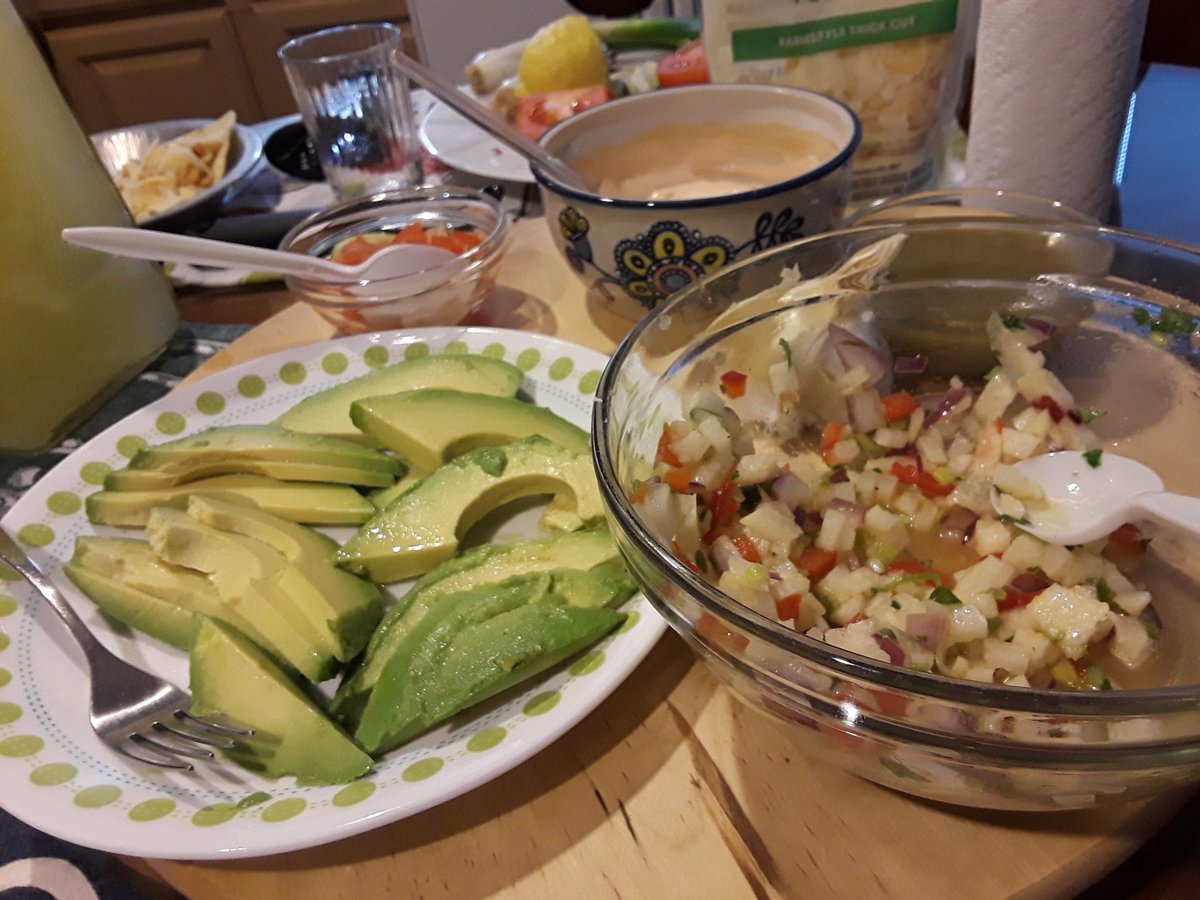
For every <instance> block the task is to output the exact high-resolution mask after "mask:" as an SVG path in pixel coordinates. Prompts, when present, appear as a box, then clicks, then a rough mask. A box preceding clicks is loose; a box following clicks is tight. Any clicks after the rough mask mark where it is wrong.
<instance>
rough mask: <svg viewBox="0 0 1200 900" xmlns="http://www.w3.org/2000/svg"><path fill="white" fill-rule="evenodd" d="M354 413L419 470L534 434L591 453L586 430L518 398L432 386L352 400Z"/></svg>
mask: <svg viewBox="0 0 1200 900" xmlns="http://www.w3.org/2000/svg"><path fill="white" fill-rule="evenodd" d="M350 418H351V420H352V421H353V422H354V424H355V425H357V426H358V427H359V428H360V429H362V430H363V431H364V432H365V433H366V434H367V435H369V436H370V437H371V438H373V439H374V440H375V442H376V443H377V444H379V445H380V446H382V447H384V448H385V449H387V450H391V451H392V452H393V453H395V454H396V455H397V456H399V457H400V458H401V459H402V460H404V461H405V462H406V463H407V464H408V466H409V469H410V471H412V470H416V471H418V472H432V471H433V470H434V469H436V468H437V467H438V466H440V465H442V464H443V463H445V462H447V461H448V460H450V459H453V458H454V457H456V456H461V455H462V454H464V453H468V452H470V451H471V450H475V449H478V448H479V447H494V446H497V445H499V444H508V443H511V442H513V441H515V440H518V439H520V438H523V437H529V436H530V435H532V434H540V435H541V436H542V437H544V438H548V439H549V440H552V441H554V442H555V443H556V444H558V445H560V446H562V447H566V448H567V449H568V450H574V451H576V452H577V453H587V452H588V448H589V446H590V438H589V437H588V433H587V432H586V431H584V430H583V429H582V428H580V427H579V426H577V425H572V424H571V423H570V422H568V421H567V420H566V419H563V418H562V417H560V416H557V415H555V414H554V413H552V412H551V411H550V410H548V409H545V408H543V407H541V406H537V405H535V404H533V403H526V402H525V401H524V400H518V399H516V398H515V397H491V396H488V395H486V394H472V393H466V392H464V391H448V390H441V389H438V388H430V389H426V390H420V391H404V392H402V393H398V394H389V395H387V396H383V397H366V398H364V399H362V400H356V401H354V403H352V404H351V406H350Z"/></svg>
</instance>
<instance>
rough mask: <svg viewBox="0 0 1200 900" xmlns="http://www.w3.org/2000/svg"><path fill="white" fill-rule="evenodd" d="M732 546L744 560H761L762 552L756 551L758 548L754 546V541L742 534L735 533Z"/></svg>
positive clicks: (754, 561)
mask: <svg viewBox="0 0 1200 900" xmlns="http://www.w3.org/2000/svg"><path fill="white" fill-rule="evenodd" d="M733 546H734V547H736V548H737V552H738V555H739V556H741V557H742V559H744V560H746V562H752V563H760V562H762V554H761V553H759V552H758V548H757V547H756V546H754V541H752V540H750V538H748V537H746V535H744V534H739V535H736V536H735V537H734V538H733Z"/></svg>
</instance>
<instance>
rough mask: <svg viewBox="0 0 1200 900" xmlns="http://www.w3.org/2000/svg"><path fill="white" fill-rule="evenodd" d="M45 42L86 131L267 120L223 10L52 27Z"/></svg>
mask: <svg viewBox="0 0 1200 900" xmlns="http://www.w3.org/2000/svg"><path fill="white" fill-rule="evenodd" d="M46 42H47V44H48V46H49V48H50V53H51V55H52V56H53V57H54V65H55V68H56V70H57V72H58V75H59V79H60V81H61V83H62V86H63V90H64V91H65V93H66V95H67V98H68V100H70V102H71V105H72V106H73V107H74V109H75V114H76V115H77V116H78V117H79V120H80V122H81V123H82V124H83V127H84V128H85V129H86V130H88V131H92V132H94V131H103V130H104V129H106V128H115V127H117V126H119V125H132V124H136V123H139V122H153V121H157V120H160V119H187V118H209V117H215V116H219V115H220V114H221V113H223V112H225V111H226V110H228V109H232V110H234V111H235V112H236V113H237V116H238V119H239V120H241V121H244V122H257V121H259V120H260V119H262V117H263V112H262V107H261V106H260V105H259V102H258V98H257V96H256V95H255V93H254V88H253V85H252V84H251V83H250V81H249V79H248V78H247V77H246V72H245V63H244V61H243V58H242V53H241V46H240V45H239V43H238V39H237V35H236V34H235V33H234V29H233V22H232V19H231V18H230V17H229V15H228V13H227V12H226V11H225V10H224V9H222V8H216V9H201V10H195V11H192V12H184V13H174V14H170V15H161V16H147V17H145V18H140V19H128V20H124V21H119V22H107V23H103V24H97V25H83V26H79V27H77V28H61V29H54V30H52V31H48V32H47V33H46Z"/></svg>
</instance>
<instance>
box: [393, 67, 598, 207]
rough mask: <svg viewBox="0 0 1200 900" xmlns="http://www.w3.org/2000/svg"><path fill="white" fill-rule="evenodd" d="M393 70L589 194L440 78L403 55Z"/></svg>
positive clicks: (562, 167)
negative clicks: (398, 71)
mask: <svg viewBox="0 0 1200 900" xmlns="http://www.w3.org/2000/svg"><path fill="white" fill-rule="evenodd" d="M396 65H397V67H398V68H399V69H400V70H401V71H402V72H403V73H404V74H405V75H407V76H408V77H409V78H411V79H412V80H413V81H415V82H416V83H417V84H419V85H421V87H423V88H425V90H427V91H429V93H431V94H433V95H434V96H435V97H437V98H438V99H439V100H441V101H442V102H443V103H445V104H446V105H447V106H449V107H450V108H451V109H453V110H454V111H455V112H457V113H458V114H459V115H461V116H464V117H465V118H467V119H470V120H471V121H472V122H474V123H475V124H476V125H478V126H479V127H480V128H482V129H483V130H484V131H486V132H487V133H488V134H490V135H491V136H492V137H494V138H496V140H498V141H500V142H501V143H503V144H506V145H508V146H509V147H511V148H512V149H513V150H515V151H516V152H517V153H520V154H521V155H522V156H524V157H525V158H526V159H527V160H529V161H530V162H532V163H536V164H537V167H538V168H539V169H541V170H543V171H544V172H545V173H546V174H548V175H550V176H551V177H552V178H554V180H555V181H558V182H561V183H562V184H565V185H566V186H567V187H571V188H575V189H576V190H580V191H590V190H591V188H589V187H588V185H587V183H586V182H585V181H584V180H583V178H582V177H580V175H579V173H578V172H576V171H575V170H574V169H572V168H571V167H570V166H568V165H567V164H566V163H565V162H563V161H562V160H561V159H559V158H558V157H557V156H554V155H552V154H551V153H549V152H548V151H547V150H546V149H545V148H544V147H542V146H541V144H538V143H537V142H536V141H532V140H530V139H529V138H527V137H526V136H525V135H523V134H521V132H519V131H517V129H515V128H513V127H512V126H511V125H509V124H508V123H507V122H505V121H503V120H502V119H499V118H497V117H496V116H495V115H493V114H492V113H491V112H490V111H489V110H488V109H487V108H486V107H485V106H483V105H482V104H480V103H477V102H476V101H474V100H472V99H471V98H470V97H468V96H467V95H466V94H464V93H463V92H462V91H460V90H459V89H458V87H456V86H455V85H453V84H451V83H450V82H449V81H447V80H446V79H445V78H443V77H442V76H441V75H438V74H437V73H436V72H434V71H433V70H432V69H429V68H427V67H426V66H425V65H423V64H422V63H419V62H417V61H416V60H415V59H413V58H412V57H410V56H406V55H404V54H403V53H398V54H396Z"/></svg>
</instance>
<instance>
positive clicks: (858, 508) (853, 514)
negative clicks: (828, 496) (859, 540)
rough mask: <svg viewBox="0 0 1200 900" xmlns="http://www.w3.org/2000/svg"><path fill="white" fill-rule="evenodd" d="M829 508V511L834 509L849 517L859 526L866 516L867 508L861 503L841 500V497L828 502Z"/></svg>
mask: <svg viewBox="0 0 1200 900" xmlns="http://www.w3.org/2000/svg"><path fill="white" fill-rule="evenodd" d="M829 508H830V509H831V510H834V509H835V510H837V511H838V512H840V513H843V514H845V515H847V516H849V517H850V518H851V519H853V520H854V521H855V522H858V523H859V524H861V523H862V521H863V518H864V517H865V516H866V514H867V508H866V507H865V506H863V505H862V504H861V503H855V502H854V501H852V500H843V499H842V498H841V497H834V498H833V499H832V500H830V501H829Z"/></svg>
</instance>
